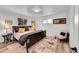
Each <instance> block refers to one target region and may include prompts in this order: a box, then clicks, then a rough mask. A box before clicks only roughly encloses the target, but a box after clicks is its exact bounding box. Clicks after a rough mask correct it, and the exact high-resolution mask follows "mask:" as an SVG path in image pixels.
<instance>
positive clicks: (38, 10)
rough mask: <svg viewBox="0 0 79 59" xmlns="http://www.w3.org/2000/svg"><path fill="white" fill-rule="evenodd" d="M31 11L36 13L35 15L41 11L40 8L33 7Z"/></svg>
mask: <svg viewBox="0 0 79 59" xmlns="http://www.w3.org/2000/svg"><path fill="white" fill-rule="evenodd" d="M32 10H33V11H34V12H36V13H38V12H40V11H41V9H40V7H34V8H33V9H32Z"/></svg>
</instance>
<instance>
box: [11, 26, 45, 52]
mask: <svg viewBox="0 0 79 59" xmlns="http://www.w3.org/2000/svg"><path fill="white" fill-rule="evenodd" d="M23 27H24V28H27V29H28V28H29V27H30V26H23ZM12 28H13V33H14V31H15V29H16V28H20V27H19V26H13V27H12ZM44 37H46V31H41V32H38V33H35V34H32V35H29V36H28V37H27V40H26V42H25V43H26V49H27V53H29V51H28V49H29V48H30V47H31V46H33V45H34V44H35V43H37V42H39V41H40V40H41V39H43V38H44Z"/></svg>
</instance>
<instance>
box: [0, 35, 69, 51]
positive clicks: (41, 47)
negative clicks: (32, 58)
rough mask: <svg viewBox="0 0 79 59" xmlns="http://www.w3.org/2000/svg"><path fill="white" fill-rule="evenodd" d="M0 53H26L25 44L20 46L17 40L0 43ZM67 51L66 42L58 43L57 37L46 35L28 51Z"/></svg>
mask: <svg viewBox="0 0 79 59" xmlns="http://www.w3.org/2000/svg"><path fill="white" fill-rule="evenodd" d="M0 52H1V53H27V52H26V48H25V46H21V45H20V44H19V43H18V42H13V43H9V44H7V45H6V44H3V43H0ZM55 52H56V53H69V52H70V48H69V44H68V43H62V44H61V43H59V40H58V39H54V38H53V37H46V38H44V39H42V40H41V41H39V42H38V43H36V44H34V45H33V46H32V47H31V48H29V53H55Z"/></svg>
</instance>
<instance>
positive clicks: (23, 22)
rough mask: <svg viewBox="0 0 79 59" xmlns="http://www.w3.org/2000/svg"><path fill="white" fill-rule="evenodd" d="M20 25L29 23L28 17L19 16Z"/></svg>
mask: <svg viewBox="0 0 79 59" xmlns="http://www.w3.org/2000/svg"><path fill="white" fill-rule="evenodd" d="M18 25H27V19H24V18H18Z"/></svg>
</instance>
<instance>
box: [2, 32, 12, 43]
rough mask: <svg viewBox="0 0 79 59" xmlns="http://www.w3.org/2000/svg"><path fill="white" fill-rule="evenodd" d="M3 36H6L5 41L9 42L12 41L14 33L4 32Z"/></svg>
mask: <svg viewBox="0 0 79 59" xmlns="http://www.w3.org/2000/svg"><path fill="white" fill-rule="evenodd" d="M2 37H3V38H4V42H3V43H8V42H10V41H11V37H12V33H7V34H2Z"/></svg>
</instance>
